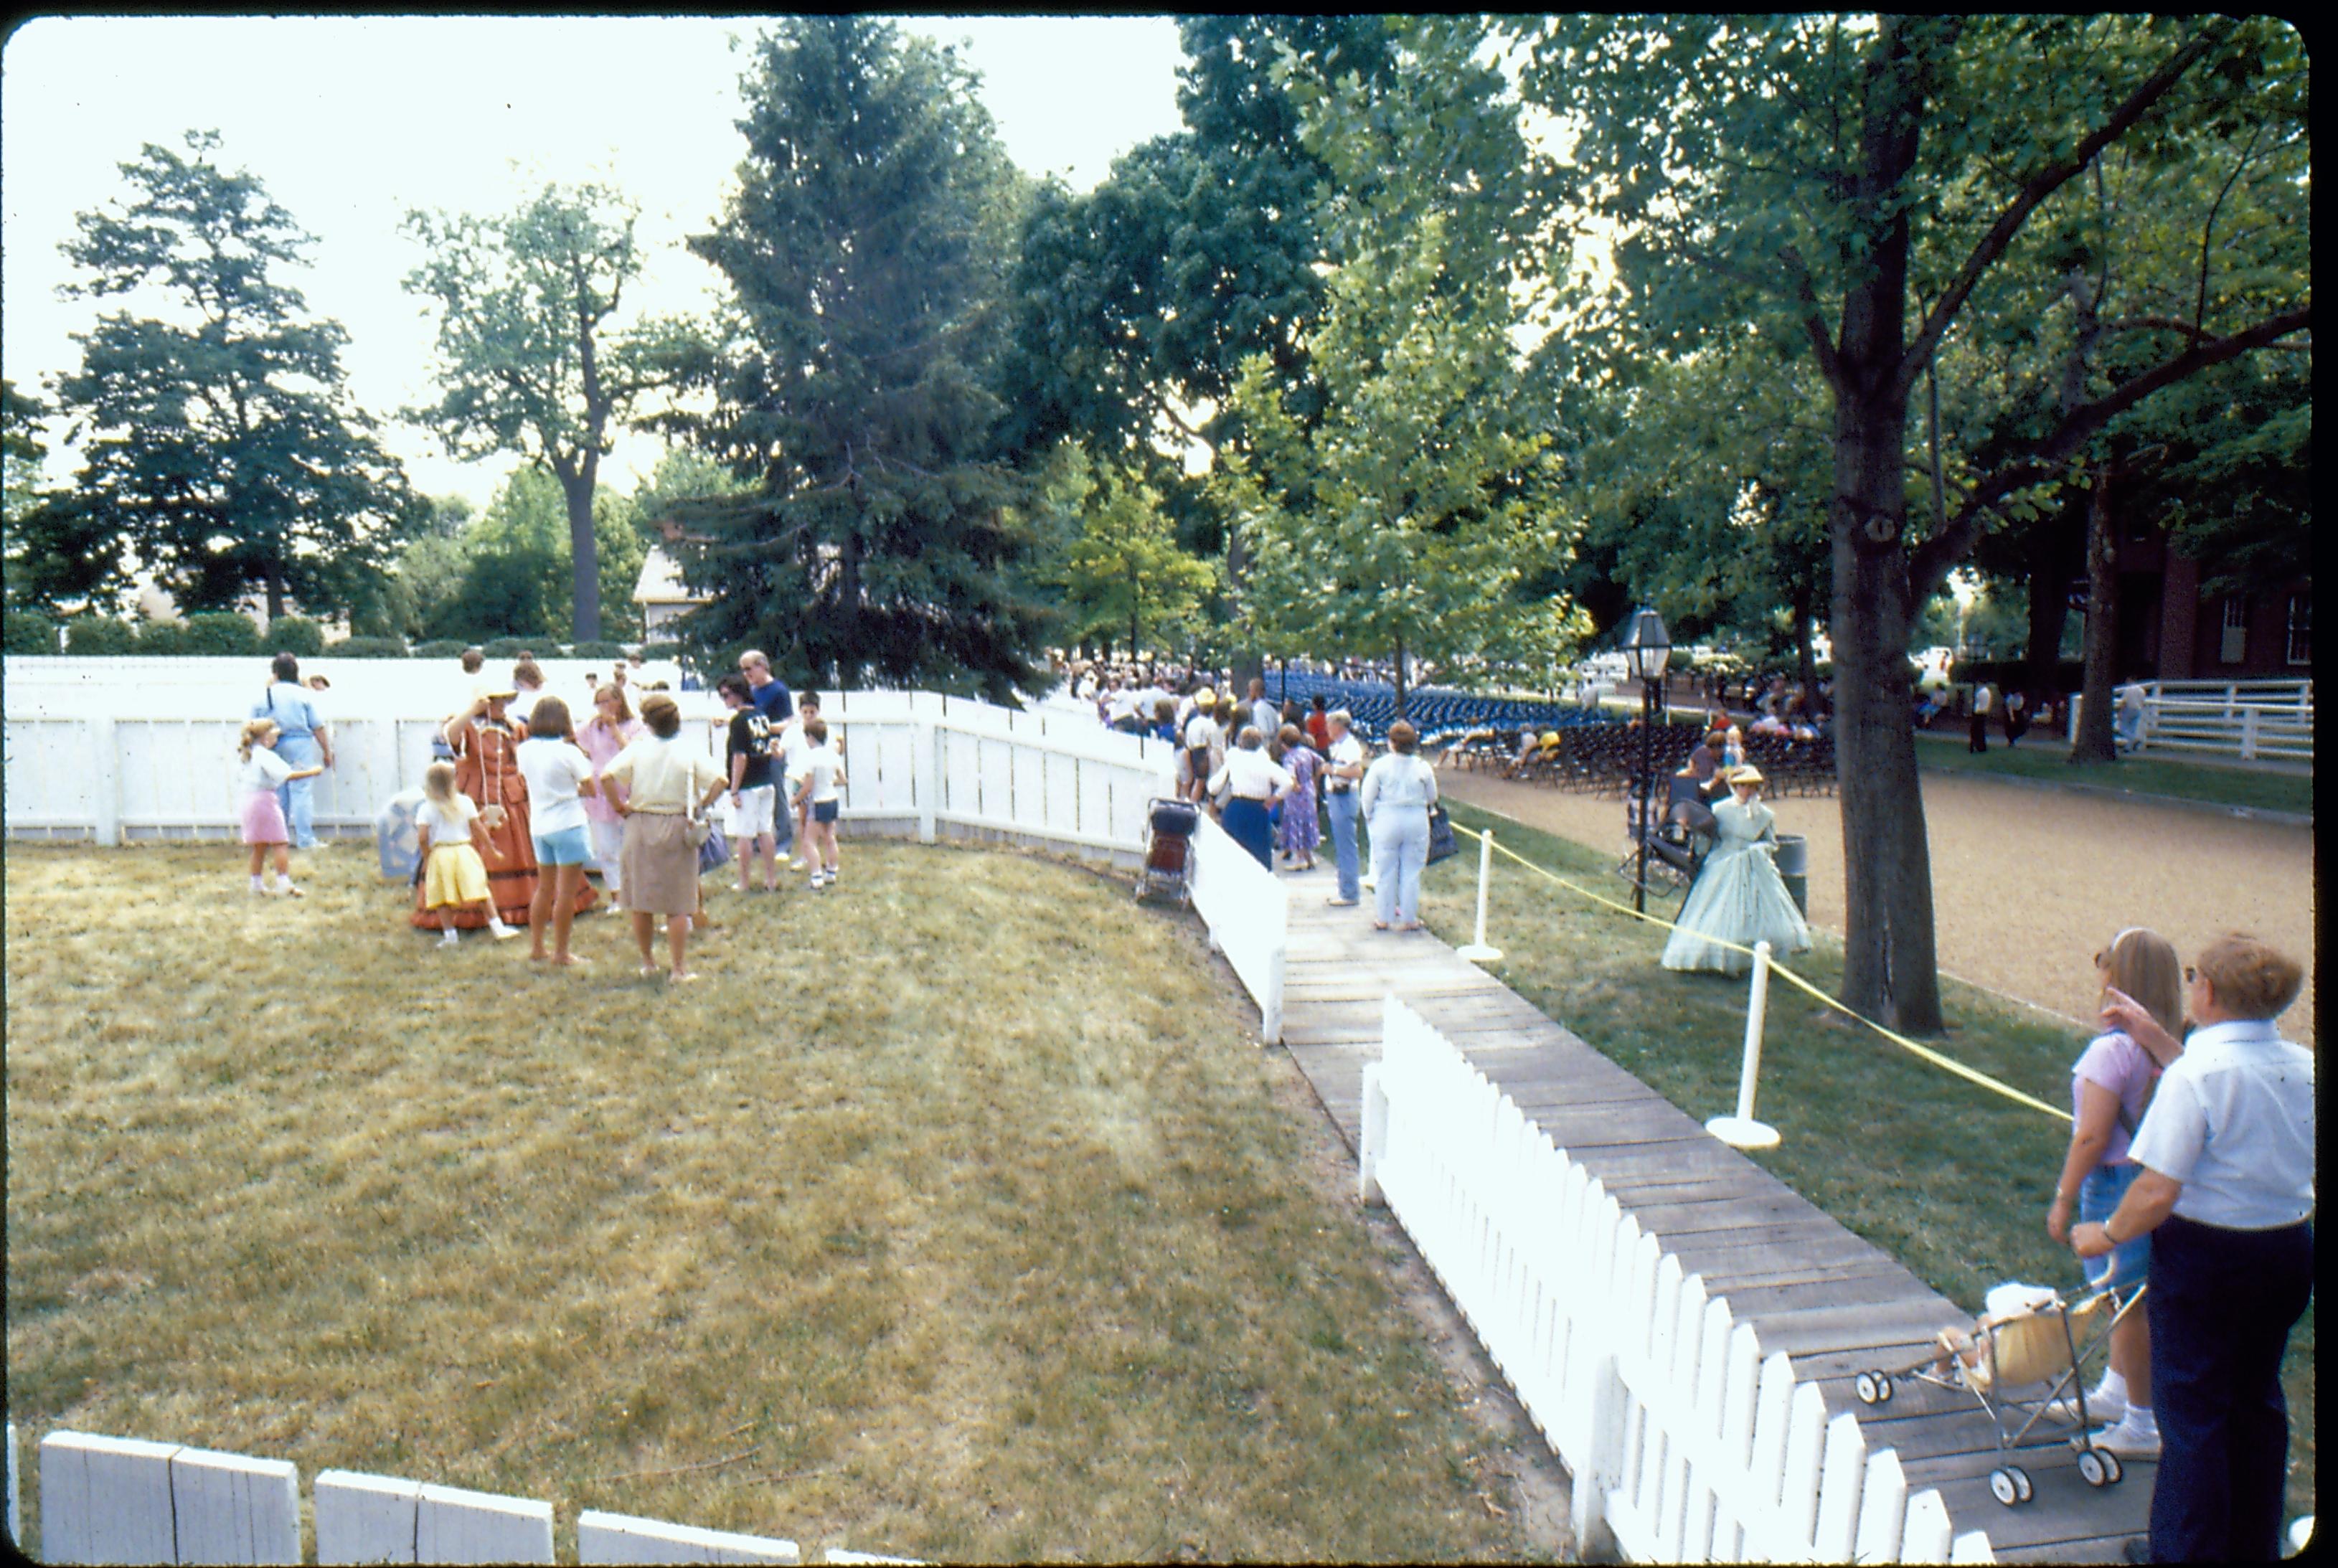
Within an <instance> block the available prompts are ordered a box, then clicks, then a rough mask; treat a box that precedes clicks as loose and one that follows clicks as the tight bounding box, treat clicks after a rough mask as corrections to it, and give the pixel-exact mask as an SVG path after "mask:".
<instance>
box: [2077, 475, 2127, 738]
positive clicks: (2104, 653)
mask: <svg viewBox="0 0 2338 1568" xmlns="http://www.w3.org/2000/svg"><path fill="white" fill-rule="evenodd" d="M2117 637H2118V574H2117V561H2116V560H2115V559H2114V558H2113V554H2112V548H2111V474H2110V466H2109V465H2107V464H2101V463H2098V464H2097V465H2096V466H2095V470H2094V473H2093V475H2092V484H2091V485H2090V486H2089V488H2088V489H2087V675H2086V685H2085V687H2084V688H2083V692H2084V695H2083V696H2082V698H2081V699H2080V701H2079V704H2078V739H2077V740H2074V741H2073V742H2072V743H2071V746H2070V760H2071V761H2073V762H2116V761H2117V760H2118V747H2117V744H2116V743H2115V742H2114V741H2113V740H2112V738H2111V661H2112V660H2113V659H2114V658H2115V657H2117V652H2118V643H2117Z"/></svg>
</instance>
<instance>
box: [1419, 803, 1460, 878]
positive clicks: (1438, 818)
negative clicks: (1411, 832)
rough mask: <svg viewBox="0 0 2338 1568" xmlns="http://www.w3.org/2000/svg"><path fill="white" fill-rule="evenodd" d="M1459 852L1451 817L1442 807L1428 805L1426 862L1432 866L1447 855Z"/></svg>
mask: <svg viewBox="0 0 2338 1568" xmlns="http://www.w3.org/2000/svg"><path fill="white" fill-rule="evenodd" d="M1460 852H1461V846H1460V844H1459V841H1458V840H1456V839H1455V838H1454V837H1453V818H1451V817H1449V816H1448V815H1446V812H1445V808H1444V807H1442V806H1431V807H1429V859H1428V862H1427V864H1429V865H1431V866H1434V865H1436V864H1437V863H1438V862H1439V860H1442V859H1444V858H1447V857H1448V856H1450V855H1458V854H1459V853H1460Z"/></svg>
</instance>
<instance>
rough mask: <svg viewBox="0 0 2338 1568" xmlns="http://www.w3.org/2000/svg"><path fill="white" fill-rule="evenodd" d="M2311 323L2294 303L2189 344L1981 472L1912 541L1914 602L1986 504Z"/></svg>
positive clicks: (1973, 528) (1945, 567) (1962, 550)
mask: <svg viewBox="0 0 2338 1568" xmlns="http://www.w3.org/2000/svg"><path fill="white" fill-rule="evenodd" d="M2312 325H2313V306H2311V305H2303V306H2300V307H2299V308H2298V309H2294V310H2290V311H2285V312H2284V313H2283V314H2281V315H2279V316H2274V317H2271V318H2269V319H2266V320H2264V321H2260V322H2258V323H2257V324H2256V325H2255V326H2254V327H2251V328H2248V329H2246V330H2245V331H2242V332H2235V333H2234V334H2232V335H2231V336H2230V337H2227V338H2216V339H2215V340H2214V341H2211V342H2206V343H2200V344H2196V345H2195V346H2194V347H2192V348H2188V349H2186V350H2185V351H2184V352H2183V353H2182V354H2179V355H2177V356H2176V358H2173V359H2169V360H2166V361H2164V362H2163V363H2161V364H2159V365H2157V366H2155V367H2154V368H2151V369H2149V370H2146V371H2145V372H2144V373H2143V374H2142V375H2140V376H2137V377H2134V378H2132V379H2131V380H2128V381H2127V382H2125V383H2123V384H2121V385H2120V386H2118V387H2114V388H2112V390H2110V391H2109V392H2107V393H2106V394H2105V395H2104V396H2102V397H2098V398H2097V399H2096V400H2095V401H2094V402H2092V403H2089V404H2087V405H2085V406H2084V407H2079V408H2077V409H2073V410H2072V411H2071V413H2070V414H2069V416H2068V417H2067V418H2065V419H2064V420H2063V421H2062V423H2061V425H2060V426H2059V427H2058V429H2056V431H2055V432H2054V434H2053V435H2051V436H2048V437H2047V438H2046V439H2045V440H2043V441H2040V442H2038V444H2037V445H2036V446H2033V447H2031V448H2030V450H2029V454H2028V455H2027V456H2022V457H2020V458H2018V459H2016V460H2014V461H2012V462H2009V463H2007V464H2005V465H2003V466H2000V467H1999V468H1997V469H1996V470H1995V471H1993V472H1991V473H1989V475H1985V476H1984V477H1983V478H1982V479H1981V480H1980V481H1979V483H1978V484H1976V485H1974V486H1973V487H1972V490H1971V492H1970V494H1969V495H1967V496H1966V498H1965V504H1964V505H1962V506H1961V507H1960V508H1959V509H1958V511H1957V515H1956V516H1955V517H1954V518H1952V519H1950V522H1949V524H1948V525H1947V526H1945V527H1943V528H1942V529H1941V530H1940V532H1939V533H1937V534H1933V535H1932V536H1931V537H1930V538H1929V539H1927V540H1925V541H1924V542H1923V543H1922V544H1920V545H1918V546H1917V547H1916V549H1915V551H1914V552H1913V553H1912V554H1911V556H1910V557H1909V562H1908V578H1909V585H1910V588H1911V592H1912V593H1913V595H1914V600H1915V602H1916V603H1921V602H1922V601H1923V600H1925V599H1926V598H1929V597H1930V595H1931V594H1932V593H1933V592H1934V591H1935V590H1936V589H1938V588H1939V587H1940V583H1943V582H1944V581H1946V580H1947V578H1948V574H1949V569H1950V567H1952V566H1954V565H1955V564H1957V563H1958V562H1959V561H1961V560H1963V559H1964V557H1965V555H1966V554H1967V553H1968V552H1969V551H1970V550H1971V548H1972V546H1973V541H1974V540H1975V539H1977V538H1978V537H1979V534H1980V524H1981V519H1982V518H1983V517H1984V516H1986V515H1988V514H1989V511H1990V510H1992V509H1993V508H1994V507H1996V506H1997V505H1999V503H2001V502H2003V501H2004V500H2005V498H2006V497H2007V496H2009V495H2012V494H2013V493H2014V492H2015V491H2017V490H2019V489H2022V488H2023V487H2024V486H2027V485H2035V484H2038V483H2040V482H2041V481H2043V480H2047V479H2050V478H2052V477H2053V476H2054V475H2056V474H2057V473H2058V472H2059V471H2060V469H2061V467H2062V465H2063V464H2064V463H2065V462H2066V461H2067V460H2068V458H2069V456H2071V454H2073V453H2075V452H2076V451H2078V448H2079V447H2080V446H2083V445H2085V444H2086V441H2087V437H2088V436H2092V435H2094V433H2095V432H2096V431H2097V430H2099V429H2101V428H2102V427H2103V426H2105V425H2107V424H2108V423H2110V421H2111V420H2113V419H2115V418H2117V417H2118V416H2119V415H2121V414H2124V413H2126V412H2127V410H2128V409H2129V408H2132V407H2135V406H2136V405H2137V403H2140V402H2142V401H2143V400H2144V399H2145V398H2146V397H2150V396H2151V395H2152V394H2153V393H2154V392H2156V391H2158V390H2160V389H2161V388H2162V387H2172V386H2174V385H2175V384H2176V382H2178V381H2181V380H2184V379H2185V378H2186V377H2190V376H2196V375H2197V374H2199V373H2200V372H2201V371H2203V370H2206V369H2210V368H2214V367H2215V366H2218V365H2222V364H2224V363H2225V362H2226V361H2227V360H2231V359H2237V358H2240V357H2241V356H2242V355H2244V354H2246V353H2248V352H2249V351H2250V350H2252V349H2255V348H2273V347H2276V346H2277V345H2276V344H2275V339H2277V338H2285V337H2287V336H2288V335H2289V334H2291V333H2292V332H2301V331H2304V329H2306V328H2309V327H2311V326H2312Z"/></svg>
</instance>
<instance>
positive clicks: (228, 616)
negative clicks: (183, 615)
mask: <svg viewBox="0 0 2338 1568" xmlns="http://www.w3.org/2000/svg"><path fill="white" fill-rule="evenodd" d="M184 652H189V653H198V654H209V655H212V656H214V657H218V656H226V657H233V656H235V655H238V654H245V653H255V654H256V653H259V652H263V650H262V649H261V647H260V630H259V628H258V627H256V626H254V625H252V623H251V621H250V620H249V619H247V618H246V617H244V616H241V615H239V614H237V613H235V612H234V611H232V610H206V611H204V612H202V613H201V614H197V615H190V616H188V617H187V631H186V645H185V649H184Z"/></svg>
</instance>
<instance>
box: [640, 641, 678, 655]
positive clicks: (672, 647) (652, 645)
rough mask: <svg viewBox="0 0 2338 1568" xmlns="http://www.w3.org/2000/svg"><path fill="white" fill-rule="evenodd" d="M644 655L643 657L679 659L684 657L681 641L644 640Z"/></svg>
mask: <svg viewBox="0 0 2338 1568" xmlns="http://www.w3.org/2000/svg"><path fill="white" fill-rule="evenodd" d="M642 657H643V659H679V658H681V657H682V644H681V643H679V642H644V643H643V644H642Z"/></svg>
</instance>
